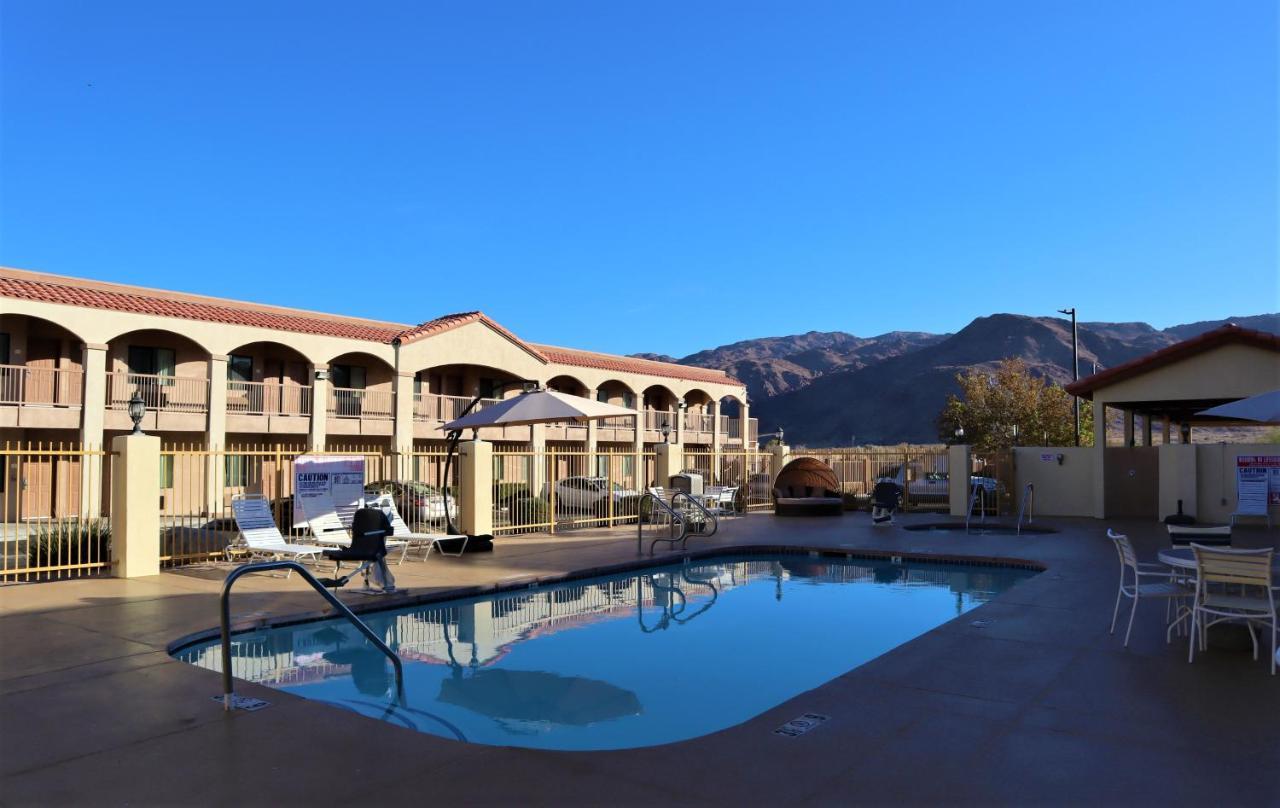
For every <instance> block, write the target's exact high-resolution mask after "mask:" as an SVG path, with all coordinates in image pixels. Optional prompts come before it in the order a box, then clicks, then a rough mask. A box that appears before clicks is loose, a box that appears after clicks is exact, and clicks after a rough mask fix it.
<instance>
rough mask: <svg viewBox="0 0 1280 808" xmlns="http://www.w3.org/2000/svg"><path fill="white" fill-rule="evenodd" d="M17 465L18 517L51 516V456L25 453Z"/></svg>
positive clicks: (17, 459)
mask: <svg viewBox="0 0 1280 808" xmlns="http://www.w3.org/2000/svg"><path fill="white" fill-rule="evenodd" d="M16 462H17V463H18V464H19V465H18V518H19V519H20V520H22V521H29V520H32V519H49V518H51V517H52V516H53V499H54V490H53V458H52V457H51V456H49V455H44V456H41V455H25V456H19V457H18V458H16Z"/></svg>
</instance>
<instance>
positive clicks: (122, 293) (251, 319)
mask: <svg viewBox="0 0 1280 808" xmlns="http://www.w3.org/2000/svg"><path fill="white" fill-rule="evenodd" d="M0 297H10V298H16V299H18V300H36V301H40V302H42V303H61V304H63V305H66V306H81V307H84V308H90V309H109V310H111V311H125V312H131V313H133V314H150V315H155V316H158V317H176V318H179V319H183V320H199V321H202V322H208V323H227V324H229V325H246V326H256V327H258V328H268V329H273V330H277V331H294V332H298V333H302V334H320V335H323V336H331V337H343V338H346V339H358V340H364V341H367V342H390V341H391V340H392V339H393V338H394V337H395V336H396V334H398V333H400V331H401V330H402V329H403V326H397V325H395V324H394V323H380V322H377V321H375V320H359V319H356V318H353V317H338V316H335V315H327V314H313V313H309V312H300V311H297V310H294V309H286V308H278V307H275V306H262V305H257V304H253V303H240V302H236V301H230V300H220V299H218V298H212V297H209V298H206V297H199V296H196V295H183V294H177V293H171V292H160V291H156V290H151V289H142V288H139V287H133V286H121V285H117V284H109V283H97V282H93V281H82V280H80V279H78V278H62V277H59V276H56V275H41V274H37V273H28V272H22V271H15V270H9V269H0Z"/></svg>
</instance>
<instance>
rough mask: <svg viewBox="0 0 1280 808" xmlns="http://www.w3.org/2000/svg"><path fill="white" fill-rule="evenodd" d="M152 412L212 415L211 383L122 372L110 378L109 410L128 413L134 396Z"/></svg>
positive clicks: (108, 385)
mask: <svg viewBox="0 0 1280 808" xmlns="http://www.w3.org/2000/svg"><path fill="white" fill-rule="evenodd" d="M134 393H138V394H139V395H141V396H142V403H143V404H144V405H145V406H146V408H147V409H148V410H158V411H161V412H208V411H209V380H208V379H197V378H188V377H185V376H158V375H155V374H151V373H129V372H126V371H118V372H114V373H108V374H107V409H111V410H127V409H129V399H131V398H133V394H134Z"/></svg>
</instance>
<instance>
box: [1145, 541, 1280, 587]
mask: <svg viewBox="0 0 1280 808" xmlns="http://www.w3.org/2000/svg"><path fill="white" fill-rule="evenodd" d="M1156 559H1158V560H1159V561H1160V563H1161V564H1166V565H1168V566H1170V567H1181V568H1182V569H1188V570H1194V569H1195V568H1196V554H1195V551H1194V550H1192V549H1191V548H1190V547H1171V548H1169V549H1167V550H1161V551H1160V552H1159V553H1157V554H1156ZM1277 581H1280V555H1275V556H1272V557H1271V582H1272V584H1275V583H1276V582H1277Z"/></svg>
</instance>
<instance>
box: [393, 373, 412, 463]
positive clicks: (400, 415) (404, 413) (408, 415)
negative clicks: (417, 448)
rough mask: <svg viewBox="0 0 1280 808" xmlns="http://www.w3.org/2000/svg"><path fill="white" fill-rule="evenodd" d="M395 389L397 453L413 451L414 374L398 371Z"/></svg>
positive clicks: (395, 449) (395, 447)
mask: <svg viewBox="0 0 1280 808" xmlns="http://www.w3.org/2000/svg"><path fill="white" fill-rule="evenodd" d="M392 385H393V387H394V389H395V408H396V409H395V414H396V426H395V440H394V451H395V452H396V453H397V454H411V453H412V452H413V374H412V373H405V372H404V371H396V377H395V380H394V382H393V383H392Z"/></svg>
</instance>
